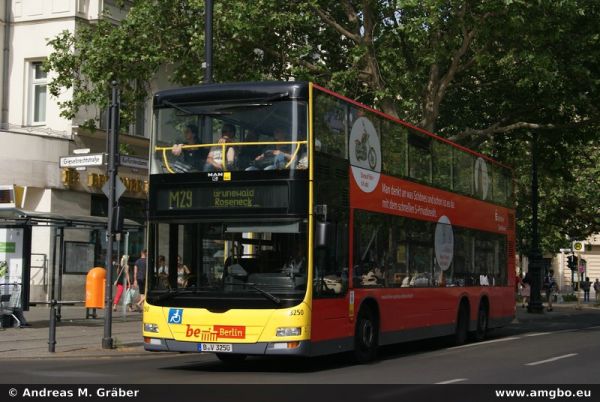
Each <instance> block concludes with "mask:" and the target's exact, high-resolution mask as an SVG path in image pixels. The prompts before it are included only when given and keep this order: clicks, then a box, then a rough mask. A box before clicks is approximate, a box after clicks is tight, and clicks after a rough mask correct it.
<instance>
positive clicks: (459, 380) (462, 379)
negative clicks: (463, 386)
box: [436, 378, 468, 384]
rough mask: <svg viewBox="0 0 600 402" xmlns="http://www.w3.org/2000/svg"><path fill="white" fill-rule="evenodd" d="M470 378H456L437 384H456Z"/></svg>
mask: <svg viewBox="0 0 600 402" xmlns="http://www.w3.org/2000/svg"><path fill="white" fill-rule="evenodd" d="M467 380H468V378H455V379H453V380H448V381H441V382H436V384H454V383H455V382H462V381H467Z"/></svg>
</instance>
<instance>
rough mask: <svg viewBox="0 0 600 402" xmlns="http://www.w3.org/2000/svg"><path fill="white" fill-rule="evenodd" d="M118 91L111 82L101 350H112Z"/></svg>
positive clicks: (115, 85) (117, 165)
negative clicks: (104, 284)
mask: <svg viewBox="0 0 600 402" xmlns="http://www.w3.org/2000/svg"><path fill="white" fill-rule="evenodd" d="M119 107H120V104H119V89H118V87H117V82H116V81H113V82H112V101H111V105H110V113H109V116H110V117H109V121H110V127H109V131H108V149H107V152H108V169H107V173H108V221H107V225H106V288H105V289H106V290H105V296H104V337H103V338H102V348H103V349H112V348H113V338H112V302H113V297H112V269H113V241H114V239H115V227H116V225H115V218H116V217H115V206H116V204H117V197H116V194H115V189H116V180H117V173H118V169H119V162H118V159H117V158H118V156H119Z"/></svg>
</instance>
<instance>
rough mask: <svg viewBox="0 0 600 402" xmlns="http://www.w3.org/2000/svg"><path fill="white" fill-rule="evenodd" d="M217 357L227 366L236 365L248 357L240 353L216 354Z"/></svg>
mask: <svg viewBox="0 0 600 402" xmlns="http://www.w3.org/2000/svg"><path fill="white" fill-rule="evenodd" d="M216 355H217V359H219V360H221V361H222V362H223V363H227V364H235V363H239V362H243V361H244V360H246V355H243V354H239V353H216Z"/></svg>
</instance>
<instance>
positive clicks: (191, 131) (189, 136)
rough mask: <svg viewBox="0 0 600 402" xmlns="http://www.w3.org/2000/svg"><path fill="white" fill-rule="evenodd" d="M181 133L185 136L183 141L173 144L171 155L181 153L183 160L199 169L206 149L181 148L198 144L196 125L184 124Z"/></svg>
mask: <svg viewBox="0 0 600 402" xmlns="http://www.w3.org/2000/svg"><path fill="white" fill-rule="evenodd" d="M183 135H184V137H185V143H184V144H175V145H173V150H172V153H173V155H175V156H180V155H182V156H183V161H184V162H185V163H186V164H188V165H189V166H190V167H191V168H193V169H197V170H201V169H202V161H203V160H204V157H203V156H204V155H203V154H206V150H205V149H203V148H192V149H190V148H187V149H184V148H183V146H184V145H195V144H200V139H199V137H198V126H196V125H195V124H186V125H185V127H184V129H183Z"/></svg>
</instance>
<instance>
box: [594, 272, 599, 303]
mask: <svg viewBox="0 0 600 402" xmlns="http://www.w3.org/2000/svg"><path fill="white" fill-rule="evenodd" d="M594 292H595V293H596V303H600V281H599V280H598V278H596V281H595V282H594Z"/></svg>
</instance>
